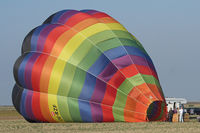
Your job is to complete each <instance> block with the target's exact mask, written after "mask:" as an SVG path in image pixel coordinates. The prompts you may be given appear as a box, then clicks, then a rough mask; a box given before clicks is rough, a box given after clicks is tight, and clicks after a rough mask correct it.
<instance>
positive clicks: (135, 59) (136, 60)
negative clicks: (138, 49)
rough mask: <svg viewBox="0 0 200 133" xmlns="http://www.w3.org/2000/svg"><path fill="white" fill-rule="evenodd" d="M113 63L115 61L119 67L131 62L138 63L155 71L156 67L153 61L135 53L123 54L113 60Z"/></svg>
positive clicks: (128, 64)
mask: <svg viewBox="0 0 200 133" xmlns="http://www.w3.org/2000/svg"><path fill="white" fill-rule="evenodd" d="M131 60H132V61H131ZM112 63H114V64H115V65H116V66H117V67H118V68H119V69H121V68H124V67H127V66H130V65H131V64H137V65H143V66H149V67H150V68H151V69H152V70H153V71H155V68H154V66H153V64H152V63H150V62H148V61H147V60H145V59H144V58H143V57H140V56H135V55H125V56H122V57H120V58H117V59H115V60H112Z"/></svg>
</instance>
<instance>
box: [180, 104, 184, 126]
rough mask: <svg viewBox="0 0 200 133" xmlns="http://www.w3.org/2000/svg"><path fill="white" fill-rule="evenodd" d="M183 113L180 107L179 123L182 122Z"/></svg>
mask: <svg viewBox="0 0 200 133" xmlns="http://www.w3.org/2000/svg"><path fill="white" fill-rule="evenodd" d="M183 113H184V112H183V107H182V106H181V108H180V109H179V122H183Z"/></svg>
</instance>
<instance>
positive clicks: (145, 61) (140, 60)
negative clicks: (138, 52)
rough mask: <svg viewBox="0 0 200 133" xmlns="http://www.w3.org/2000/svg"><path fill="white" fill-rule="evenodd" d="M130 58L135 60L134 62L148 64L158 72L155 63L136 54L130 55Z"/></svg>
mask: <svg viewBox="0 0 200 133" xmlns="http://www.w3.org/2000/svg"><path fill="white" fill-rule="evenodd" d="M130 58H131V59H132V60H133V62H134V64H137V65H143V66H148V67H150V68H151V70H153V71H154V72H155V73H156V70H155V67H154V65H153V64H152V63H151V62H149V61H148V60H146V59H144V58H142V57H140V56H134V55H130Z"/></svg>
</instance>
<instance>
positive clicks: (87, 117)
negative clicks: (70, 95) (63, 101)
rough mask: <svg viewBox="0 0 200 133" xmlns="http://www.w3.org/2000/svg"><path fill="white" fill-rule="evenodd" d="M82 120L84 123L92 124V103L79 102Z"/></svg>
mask: <svg viewBox="0 0 200 133" xmlns="http://www.w3.org/2000/svg"><path fill="white" fill-rule="evenodd" d="M78 104H79V111H80V115H81V119H82V120H83V121H84V122H92V113H91V107H90V103H89V102H86V101H81V100H79V101H78Z"/></svg>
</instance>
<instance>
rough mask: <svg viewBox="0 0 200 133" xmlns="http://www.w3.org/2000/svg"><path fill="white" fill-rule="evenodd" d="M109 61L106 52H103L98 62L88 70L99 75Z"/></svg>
mask: <svg viewBox="0 0 200 133" xmlns="http://www.w3.org/2000/svg"><path fill="white" fill-rule="evenodd" d="M109 62H110V61H109V60H108V58H107V57H106V56H105V55H104V54H101V56H100V57H99V58H98V59H97V60H96V62H95V63H94V64H93V65H92V66H91V67H90V68H89V70H88V72H90V73H92V74H93V75H95V76H96V77H97V76H98V75H99V74H100V73H101V72H102V71H103V70H104V69H105V67H106V66H107V65H108V63H109Z"/></svg>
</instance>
